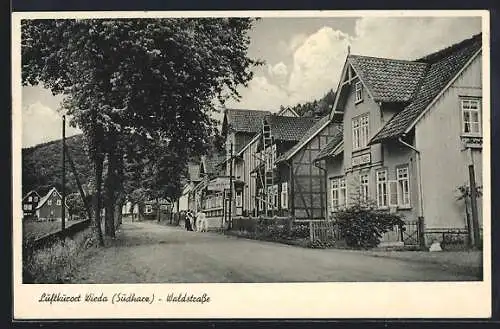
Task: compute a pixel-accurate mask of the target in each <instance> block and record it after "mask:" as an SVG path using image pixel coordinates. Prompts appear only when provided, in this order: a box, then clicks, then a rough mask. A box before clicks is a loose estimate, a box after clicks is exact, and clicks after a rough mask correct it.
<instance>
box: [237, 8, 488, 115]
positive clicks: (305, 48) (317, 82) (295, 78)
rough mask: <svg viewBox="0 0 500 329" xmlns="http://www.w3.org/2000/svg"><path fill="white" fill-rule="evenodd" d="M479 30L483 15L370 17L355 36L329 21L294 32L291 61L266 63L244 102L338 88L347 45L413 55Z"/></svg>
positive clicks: (289, 99) (295, 98) (308, 96)
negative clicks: (305, 31)
mask: <svg viewBox="0 0 500 329" xmlns="http://www.w3.org/2000/svg"><path fill="white" fill-rule="evenodd" d="M480 31H481V20H480V18H470V17H469V18H458V17H446V18H443V17H439V18H438V17H405V18H399V17H383V18H382V17H366V18H360V19H357V20H356V23H355V29H354V33H353V35H348V34H347V33H344V32H342V31H340V30H335V29H333V28H331V27H327V26H325V27H322V28H320V29H318V30H317V31H316V32H314V33H312V34H310V35H308V36H306V35H301V34H299V35H295V36H294V37H292V39H291V40H290V41H289V42H288V43H287V44H286V45H287V47H288V48H287V49H288V50H291V49H293V54H292V55H291V56H293V57H292V64H290V65H289V67H287V66H286V65H285V64H284V63H283V62H287V61H286V60H285V59H283V60H282V61H281V62H279V63H278V64H275V65H270V66H269V67H268V72H267V74H268V77H269V79H267V78H266V77H265V76H261V75H259V76H255V77H254V79H253V80H252V81H251V82H250V84H249V86H248V88H247V89H246V90H244V91H242V95H244V96H243V99H242V101H241V103H240V107H241V106H243V104H244V105H245V106H248V108H258V107H270V106H277V107H279V105H285V106H286V105H294V104H297V103H299V102H301V103H302V102H305V101H312V100H314V99H319V98H320V97H322V96H323V95H324V94H325V93H326V92H327V91H328V90H330V89H334V90H335V89H336V87H337V83H338V80H339V79H340V74H341V71H342V68H343V64H344V62H345V58H346V55H347V46H348V45H351V53H354V54H359V55H366V56H378V57H388V58H397V59H410V60H412V59H416V58H419V57H422V56H424V55H427V54H429V53H432V52H434V51H437V50H439V49H442V48H445V47H447V46H450V45H452V44H453V43H456V42H459V41H461V40H463V39H465V38H468V37H471V36H472V35H473V34H476V33H479V32H480ZM285 76H287V77H288V81H283V77H285ZM277 77H280V78H281V79H277ZM280 101H281V102H282V103H279V102H280ZM266 105H267V106H266Z"/></svg>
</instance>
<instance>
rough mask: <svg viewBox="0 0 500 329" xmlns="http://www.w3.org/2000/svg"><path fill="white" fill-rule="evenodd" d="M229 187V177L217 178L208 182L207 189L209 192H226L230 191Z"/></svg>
mask: <svg viewBox="0 0 500 329" xmlns="http://www.w3.org/2000/svg"><path fill="white" fill-rule="evenodd" d="M229 187H230V185H229V177H217V178H214V179H212V180H211V181H210V182H208V185H207V189H208V190H209V191H224V190H225V189H228V188H229Z"/></svg>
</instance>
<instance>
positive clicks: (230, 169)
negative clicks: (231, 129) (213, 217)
mask: <svg viewBox="0 0 500 329" xmlns="http://www.w3.org/2000/svg"><path fill="white" fill-rule="evenodd" d="M232 203H233V143H231V148H230V155H229V205H228V212H229V213H228V223H227V228H228V230H229V229H231V217H232V214H231V211H232Z"/></svg>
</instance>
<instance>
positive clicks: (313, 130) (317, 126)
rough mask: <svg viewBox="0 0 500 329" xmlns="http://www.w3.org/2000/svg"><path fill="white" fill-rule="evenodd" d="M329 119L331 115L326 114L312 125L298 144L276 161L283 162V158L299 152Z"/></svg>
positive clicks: (285, 158)
mask: <svg viewBox="0 0 500 329" xmlns="http://www.w3.org/2000/svg"><path fill="white" fill-rule="evenodd" d="M328 121H329V115H326V116H324V117H323V118H321V119H319V120H318V121H316V122H315V123H314V125H313V126H312V127H310V128H309V129H308V130H307V131H306V132H305V133H303V134H302V137H301V139H300V140H299V142H298V143H297V144H295V145H294V146H293V147H292V148H291V149H289V150H288V151H286V152H285V153H283V154H282V155H280V156H279V157H278V158H277V159H276V162H277V163H278V162H281V161H283V160H287V159H288V158H289V157H290V156H291V155H292V154H294V153H295V152H297V151H298V150H299V149H300V148H301V147H302V146H304V145H305V143H306V142H307V140H308V139H309V138H311V137H312V136H313V135H314V134H315V133H317V132H318V131H319V130H320V129H321V127H323V126H324V125H325V124H326V123H327V122H328Z"/></svg>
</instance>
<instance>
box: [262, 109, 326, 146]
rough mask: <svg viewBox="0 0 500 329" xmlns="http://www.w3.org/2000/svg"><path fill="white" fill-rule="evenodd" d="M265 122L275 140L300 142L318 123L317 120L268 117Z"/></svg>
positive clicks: (277, 116)
mask: <svg viewBox="0 0 500 329" xmlns="http://www.w3.org/2000/svg"><path fill="white" fill-rule="evenodd" d="M265 120H266V121H267V122H268V123H269V126H270V127H271V134H272V136H273V137H274V139H275V140H282V141H299V140H300V139H301V138H302V137H303V136H304V134H305V133H306V132H307V131H308V130H309V128H311V127H312V126H313V125H314V124H315V123H316V122H317V121H318V119H317V118H304V117H287V116H279V115H268V116H266V117H265Z"/></svg>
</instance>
